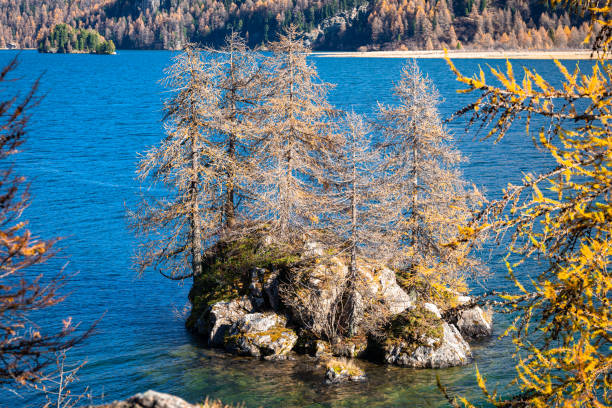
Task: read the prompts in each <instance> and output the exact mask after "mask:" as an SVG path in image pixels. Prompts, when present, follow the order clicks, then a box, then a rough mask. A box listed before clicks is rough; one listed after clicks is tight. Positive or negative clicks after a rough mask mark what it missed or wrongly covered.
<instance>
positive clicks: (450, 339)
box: [187, 237, 492, 383]
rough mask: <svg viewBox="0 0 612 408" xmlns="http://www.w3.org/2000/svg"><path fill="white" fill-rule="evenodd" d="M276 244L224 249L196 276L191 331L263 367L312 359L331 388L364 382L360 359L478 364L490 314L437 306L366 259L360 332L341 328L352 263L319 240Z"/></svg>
mask: <svg viewBox="0 0 612 408" xmlns="http://www.w3.org/2000/svg"><path fill="white" fill-rule="evenodd" d="M272 242H273V240H272V239H271V238H270V237H263V238H261V239H255V238H252V237H251V238H248V239H247V238H244V239H241V240H239V241H236V242H233V243H229V244H228V243H219V244H218V245H217V250H216V253H215V255H214V256H211V257H209V258H208V259H206V263H205V265H206V266H205V273H203V274H202V275H200V276H197V277H196V278H195V281H194V284H193V287H192V289H191V291H190V294H189V299H190V301H191V303H192V310H191V315H190V316H189V318H188V320H187V327H188V328H189V329H191V330H192V331H194V332H195V333H197V334H198V335H200V336H202V337H203V339H204V340H205V342H206V343H207V344H208V346H210V347H219V348H224V349H225V350H227V351H228V352H230V353H234V354H238V355H244V356H253V357H255V358H261V359H265V360H282V359H287V358H293V357H294V356H295V355H296V354H303V355H308V356H311V357H314V358H317V359H320V360H321V361H322V362H323V364H322V365H323V366H324V367H325V368H326V370H327V373H326V382H328V383H336V382H342V381H350V380H353V381H361V380H364V379H365V376H364V373H363V371H361V369H359V367H358V365H357V364H356V363H355V362H354V360H352V359H355V358H367V359H369V360H372V361H377V362H380V363H385V364H394V365H398V366H405V367H413V368H444V367H451V366H458V365H464V364H467V363H468V362H470V360H471V350H470V346H469V344H468V341H473V340H477V339H479V338H482V337H486V336H489V335H491V332H492V326H491V314H490V313H489V312H486V311H484V310H483V309H482V308H481V307H479V306H475V305H472V304H471V303H472V302H471V300H472V299H471V298H470V297H468V296H463V295H460V294H458V293H454V292H452V291H449V293H447V294H446V298H447V299H448V301H447V302H445V304H443V305H441V304H438V305H437V304H435V303H433V302H432V301H431V299H428V298H427V295H426V293H425V292H424V291H423V290H421V288H419V285H411V286H408V287H405V286H404V287H403V286H402V285H400V284H399V283H398V281H397V279H396V273H395V272H394V271H393V270H392V269H390V268H388V267H385V266H380V265H376V264H375V263H371V262H368V261H367V260H364V259H359V261H358V264H357V266H358V267H357V271H358V273H357V279H356V282H351V284H353V285H354V286H355V287H356V289H357V290H356V292H357V293H358V294H359V296H358V301H357V302H356V303H357V305H356V307H355V308H354V310H356V311H357V312H356V316H354V319H355V321H356V322H357V324H356V326H355V329H354V331H353V332H352V333H347V332H346V331H343V330H342V327H341V326H342V322H344V321H345V320H346V319H345V314H346V312H347V311H346V310H345V309H347V307H346V305H347V300H346V298H345V292H344V291H343V288H344V287H346V285H347V284H348V283H349V282H347V275H348V272H349V267H348V265H347V260H345V259H342V258H341V257H340V256H327V255H326V253H325V251H324V250H323V249H322V248H321V247H320V246H319V245H318V244H317V243H315V242H305V243H304V244H303V247H302V250H301V251H294V252H284V251H282V250H280V248H279V247H278V246H276V245H274V244H273V243H272Z"/></svg>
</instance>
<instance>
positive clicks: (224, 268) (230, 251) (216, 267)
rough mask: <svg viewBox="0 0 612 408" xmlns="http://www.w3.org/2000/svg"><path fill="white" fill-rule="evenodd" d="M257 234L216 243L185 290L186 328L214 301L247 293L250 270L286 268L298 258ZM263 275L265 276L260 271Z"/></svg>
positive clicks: (279, 269) (298, 258)
mask: <svg viewBox="0 0 612 408" xmlns="http://www.w3.org/2000/svg"><path fill="white" fill-rule="evenodd" d="M264 241H265V239H264V238H263V237H262V236H260V235H257V234H253V235H251V236H248V237H244V238H241V239H238V240H235V241H222V242H219V243H217V244H216V245H215V246H214V247H213V248H212V249H211V251H210V255H208V256H207V257H206V258H205V260H204V263H203V265H202V273H201V274H200V275H198V276H196V278H195V280H194V283H193V286H192V288H191V290H190V291H189V301H190V302H191V314H190V316H189V318H188V319H187V322H186V326H187V328H190V329H193V328H194V326H195V323H196V322H197V320H198V319H199V318H200V316H201V315H202V313H204V312H205V311H206V309H208V307H209V306H210V305H212V304H214V303H217V302H223V301H230V300H233V299H237V298H239V297H241V296H244V295H247V294H248V291H249V286H250V284H251V274H250V272H251V271H252V270H253V269H254V268H259V269H262V270H264V271H268V272H269V273H272V271H281V272H282V273H286V271H287V270H288V269H289V268H290V267H291V265H293V264H295V263H296V262H298V261H299V260H300V257H299V255H298V254H297V251H295V250H293V249H292V248H289V247H281V246H279V245H274V244H266V243H265V242H264ZM263 279H264V280H265V279H267V277H266V276H265V275H264V276H263Z"/></svg>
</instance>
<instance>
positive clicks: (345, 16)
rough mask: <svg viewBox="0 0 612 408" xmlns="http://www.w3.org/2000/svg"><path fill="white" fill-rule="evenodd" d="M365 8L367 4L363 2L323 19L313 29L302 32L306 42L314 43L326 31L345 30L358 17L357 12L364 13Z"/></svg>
mask: <svg viewBox="0 0 612 408" xmlns="http://www.w3.org/2000/svg"><path fill="white" fill-rule="evenodd" d="M367 9H368V6H367V4H363V5H361V6H359V7H353V8H352V9H350V10H343V11H340V12H339V13H338V14H336V15H335V16H332V17H328V18H326V19H324V20H323V21H321V23H319V24H318V25H317V26H316V27H315V28H314V29H313V30H311V31H310V32H308V33H305V34H304V36H305V37H306V40H307V43H308V44H309V45H310V44H314V43H316V42H317V41H318V40H320V39H321V37H324V36H325V34H326V33H329V32H335V31H338V30H343V31H344V30H346V29H347V28H348V27H351V26H352V25H353V23H354V22H355V20H356V19H357V18H358V17H359V14H360V13H365V12H366V11H367Z"/></svg>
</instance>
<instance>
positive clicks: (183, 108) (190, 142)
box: [129, 46, 232, 280]
mask: <svg viewBox="0 0 612 408" xmlns="http://www.w3.org/2000/svg"><path fill="white" fill-rule="evenodd" d="M219 75H220V74H219V66H218V62H217V61H216V60H215V59H207V60H206V61H204V60H203V59H202V55H201V53H200V52H199V51H198V50H196V49H194V48H193V47H191V46H189V47H187V48H186V49H185V51H184V52H183V53H181V54H180V55H178V56H177V57H175V59H174V64H173V65H172V66H170V67H169V68H168V69H166V78H165V79H164V84H165V85H166V86H167V87H168V88H169V89H170V90H171V91H172V92H173V95H172V97H171V98H170V99H168V100H167V101H166V103H165V106H164V109H165V111H166V115H165V120H166V123H165V127H166V137H165V138H164V140H163V141H162V143H161V144H160V145H159V146H157V147H154V148H151V149H150V150H149V151H147V152H146V154H145V155H144V156H143V157H142V159H141V161H140V163H139V167H138V170H137V174H138V177H139V179H140V180H141V181H145V180H149V181H150V183H151V187H156V189H155V190H154V192H155V193H157V195H158V197H152V198H145V199H143V201H142V202H141V205H140V206H139V208H137V209H136V211H133V212H130V214H129V215H130V217H131V225H132V227H133V228H134V230H135V231H136V233H137V234H139V235H141V236H143V237H144V243H143V244H142V250H141V252H140V253H139V254H138V256H137V258H136V266H137V268H138V270H139V272H141V273H142V271H144V270H145V269H146V268H148V267H153V268H154V269H157V270H158V271H159V272H160V273H161V274H162V275H164V276H166V277H168V278H171V279H176V280H179V279H186V278H189V277H194V278H195V276H197V275H198V274H199V273H200V272H201V268H202V260H203V251H204V249H205V248H206V247H209V246H211V245H212V244H213V243H214V242H215V241H216V240H217V239H218V237H219V236H220V234H221V233H222V231H223V228H224V210H225V207H224V200H225V198H226V195H225V193H224V187H225V186H224V180H225V179H226V175H227V169H228V168H231V166H232V165H231V163H230V159H229V158H228V152H227V150H224V149H223V148H221V147H220V144H219V143H217V142H218V141H217V140H216V136H217V135H216V131H215V126H213V124H216V123H219V122H221V120H222V116H221V115H222V113H221V111H220V108H219V104H220V96H219V90H218V87H217V79H218V78H219ZM151 187H150V190H151ZM160 195H161V197H159V196H160Z"/></svg>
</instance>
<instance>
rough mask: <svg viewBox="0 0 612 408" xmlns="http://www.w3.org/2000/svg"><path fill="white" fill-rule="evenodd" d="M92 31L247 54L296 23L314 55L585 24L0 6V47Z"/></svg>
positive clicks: (291, 10) (444, 6)
mask: <svg viewBox="0 0 612 408" xmlns="http://www.w3.org/2000/svg"><path fill="white" fill-rule="evenodd" d="M61 23H66V24H68V25H70V26H72V27H73V28H75V29H77V28H83V29H93V30H96V31H97V32H99V33H100V34H101V35H102V36H104V37H105V38H106V39H107V40H112V41H113V42H114V43H115V45H116V46H117V48H119V49H180V48H182V47H183V46H184V44H186V43H187V42H193V43H200V44H202V45H206V46H212V47H219V46H221V45H222V44H223V41H224V38H225V36H226V35H227V34H229V33H231V32H237V33H239V34H241V35H242V36H243V37H244V38H245V39H246V41H247V44H248V45H249V46H251V47H254V46H259V45H262V44H265V43H266V42H268V41H274V40H276V39H278V35H279V34H280V33H282V31H283V30H284V29H285V28H286V27H287V26H288V25H289V24H294V25H295V26H296V27H298V30H299V32H300V33H301V34H302V35H304V36H305V38H307V39H308V41H309V42H310V43H311V46H312V47H313V48H314V49H315V50H405V49H409V50H429V49H441V48H443V47H446V48H449V49H474V50H488V49H506V50H508V49H526V50H527V49H529V50H550V49H579V48H588V47H589V44H583V40H584V38H585V37H586V34H587V31H588V22H587V21H586V20H585V19H584V18H582V17H581V16H580V15H577V14H572V13H569V12H568V10H567V9H565V8H557V7H554V6H551V5H548V4H546V3H542V2H539V1H536V0H530V1H528V2H525V1H518V0H509V1H502V0H494V1H490V0H441V1H430V0H410V1H400V0H371V1H365V0H316V1H314V0H300V1H252V0H246V1H218V0H207V1H195V0H172V1H171V0H163V1H162V0H141V1H127V0H84V1H79V2H70V3H65V2H64V1H60V0H45V1H43V0H18V1H15V2H13V1H10V2H8V1H7V2H2V3H0V48H5V47H7V48H8V47H14V48H36V47H37V43H38V42H39V41H40V39H41V38H42V37H44V36H46V35H48V33H49V32H50V31H51V30H52V28H53V26H54V25H56V24H61Z"/></svg>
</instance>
